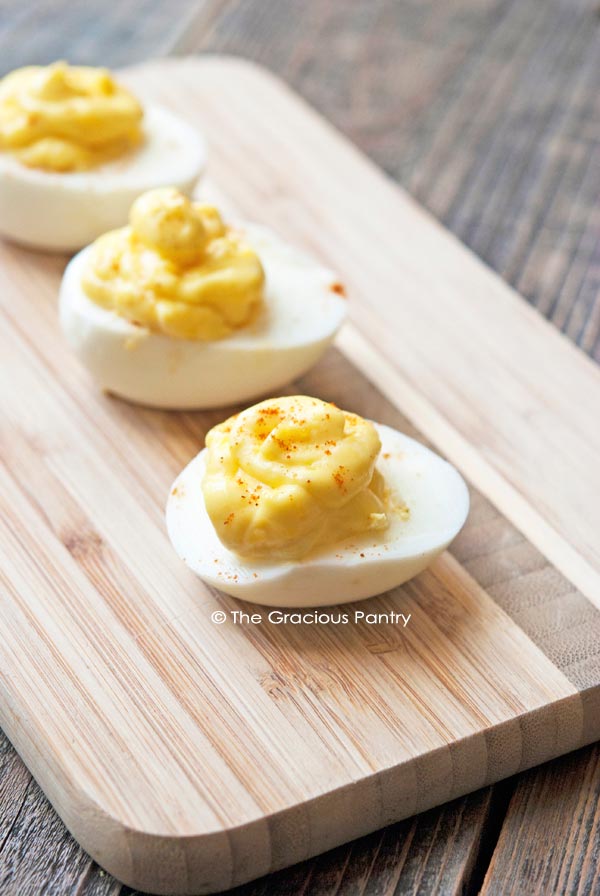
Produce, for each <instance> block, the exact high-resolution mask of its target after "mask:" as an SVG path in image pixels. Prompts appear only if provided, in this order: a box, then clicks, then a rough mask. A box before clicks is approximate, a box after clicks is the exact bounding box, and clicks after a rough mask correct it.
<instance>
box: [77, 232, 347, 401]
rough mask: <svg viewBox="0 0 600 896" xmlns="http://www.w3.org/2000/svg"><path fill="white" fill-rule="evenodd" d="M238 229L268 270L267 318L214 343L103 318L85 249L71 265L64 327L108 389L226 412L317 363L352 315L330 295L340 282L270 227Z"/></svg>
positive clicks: (273, 389)
mask: <svg viewBox="0 0 600 896" xmlns="http://www.w3.org/2000/svg"><path fill="white" fill-rule="evenodd" d="M240 229H242V230H243V231H244V233H245V234H246V237H247V239H248V242H249V243H250V244H251V245H252V247H253V248H254V249H255V251H256V252H257V253H258V255H259V256H260V259H261V262H262V264H263V267H264V269H265V275H266V285H265V302H264V308H263V310H262V311H261V313H260V315H259V316H258V317H257V319H256V320H255V321H254V322H253V323H252V324H250V325H249V326H247V327H243V328H241V329H239V330H237V331H236V332H234V333H233V334H232V335H230V336H228V337H226V338H225V339H220V340H218V341H214V342H202V341H199V340H183V339H172V338H170V337H168V336H165V335H163V334H160V333H153V332H151V331H150V330H148V329H147V328H145V327H139V326H135V325H133V324H131V323H130V322H129V321H127V320H125V319H124V318H122V317H119V315H117V314H116V313H115V312H113V311H110V310H106V309H105V308H101V307H100V306H99V305H96V304H95V303H94V302H92V301H91V299H89V298H88V297H87V296H86V294H85V293H84V292H83V289H82V288H81V276H82V270H83V266H84V265H85V263H86V260H87V258H88V253H89V251H90V250H89V248H87V249H84V250H83V251H82V252H80V253H79V254H78V255H76V256H75V258H73V259H72V261H71V262H70V264H69V265H68V266H67V269H66V271H65V275H64V278H63V282H62V286H61V290H60V320H61V324H62V328H63V331H64V333H65V335H66V337H67V339H68V341H69V343H70V344H71V346H72V347H73V349H74V350H75V352H76V353H77V355H78V356H79V357H80V359H81V360H82V362H83V363H84V364H85V365H86V367H87V368H88V369H89V370H90V372H91V373H92V375H93V376H94V377H95V379H96V380H97V381H98V383H99V384H100V386H101V387H102V388H103V389H105V390H107V391H109V392H112V393H114V394H115V395H119V396H121V397H123V398H126V399H128V400H130V401H134V402H136V403H138V404H143V405H148V406H152V407H161V408H179V409H193V408H196V409H198V408H213V407H221V406H223V405H228V404H233V403H236V402H241V401H246V400H247V399H252V398H257V397H259V396H261V395H264V394H265V393H266V392H271V393H273V392H276V391H277V389H278V388H279V387H280V386H284V385H285V384H287V383H289V382H291V381H292V380H293V379H295V378H296V377H298V376H301V375H302V374H303V373H305V372H306V371H307V370H308V369H309V368H310V367H312V365H313V364H314V363H315V362H316V361H317V360H318V359H319V357H320V356H321V354H322V353H323V352H324V350H325V349H326V348H327V346H328V345H329V343H330V342H331V340H332V339H333V337H334V335H335V333H336V332H337V330H338V329H339V327H340V325H341V323H342V321H343V319H344V317H345V314H346V300H345V299H343V298H342V297H341V296H339V295H338V294H337V293H335V292H332V290H331V286H332V284H334V283H335V282H336V277H335V275H334V274H332V272H331V271H329V270H327V268H324V267H323V266H322V265H320V264H319V263H318V262H316V261H314V260H313V259H310V258H308V257H307V256H306V255H304V253H302V252H300V251H298V250H297V249H294V248H292V247H291V246H289V245H287V243H285V242H283V241H282V240H281V239H280V238H279V237H278V236H276V235H275V234H274V233H272V232H271V231H269V230H267V229H266V228H264V227H259V226H257V225H247V226H246V225H245V226H244V227H243V228H240Z"/></svg>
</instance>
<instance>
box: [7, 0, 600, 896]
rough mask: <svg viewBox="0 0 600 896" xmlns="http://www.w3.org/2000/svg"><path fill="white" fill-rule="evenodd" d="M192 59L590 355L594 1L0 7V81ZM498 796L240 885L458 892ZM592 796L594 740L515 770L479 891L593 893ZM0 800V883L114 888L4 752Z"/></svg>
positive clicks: (20, 887) (91, 890) (216, 1)
mask: <svg viewBox="0 0 600 896" xmlns="http://www.w3.org/2000/svg"><path fill="white" fill-rule="evenodd" d="M57 23H58V27H57ZM205 49H209V50H214V51H218V52H229V53H239V54H241V55H244V56H248V57H250V58H253V59H255V60H257V61H258V62H260V63H262V64H265V65H267V66H269V67H270V68H272V69H274V70H275V71H277V72H278V73H279V74H281V75H282V76H283V77H284V78H286V79H287V80H288V81H289V82H290V83H292V85H293V86H294V87H295V88H296V89H298V90H299V91H300V92H301V93H303V94H304V95H305V96H306V97H307V98H308V99H309V100H310V101H311V102H312V103H313V104H314V105H316V106H317V107H318V108H320V109H321V110H322V111H323V112H324V114H325V115H326V116H327V117H329V118H330V119H331V120H332V121H333V122H334V123H335V124H336V125H337V126H338V127H340V128H341V129H342V130H343V131H345V132H346V133H347V134H348V135H349V136H350V137H351V138H352V139H353V140H354V141H355V142H356V143H358V145H359V146H361V147H362V148H363V149H364V150H365V151H366V152H367V153H368V154H369V155H371V157H372V158H373V159H374V160H375V161H377V162H378V163H379V164H380V165H382V166H383V167H384V168H385V169H386V170H387V171H388V172H389V173H390V175H392V176H393V177H395V178H397V179H399V180H400V181H401V182H402V183H403V184H404V185H405V186H406V187H407V188H408V189H409V190H410V191H411V192H412V193H413V195H415V196H416V198H417V199H419V200H420V201H421V202H423V203H424V204H425V205H426V206H427V207H429V208H430V209H431V211H432V212H433V213H434V214H435V215H437V217H439V218H440V219H441V220H442V221H444V223H446V224H447V225H448V226H449V227H450V228H451V229H452V230H453V231H454V232H455V233H456V234H457V235H458V236H459V237H460V238H461V239H463V240H464V241H465V242H467V244H468V245H470V246H471V247H472V248H473V249H474V250H475V251H476V252H477V253H478V254H479V255H481V256H482V257H483V258H484V259H485V260H486V261H487V262H488V263H489V264H491V265H492V267H494V268H496V270H498V271H499V272H500V273H501V274H502V275H503V276H504V277H505V278H506V279H507V280H508V281H509V282H510V283H512V284H514V285H515V286H516V287H517V288H518V289H520V290H521V291H522V292H523V293H524V294H525V296H526V298H527V299H528V300H529V301H530V302H532V303H533V304H534V305H536V306H537V307H538V308H539V309H540V311H541V312H542V313H543V314H545V315H546V316H547V317H549V318H550V319H551V320H553V321H554V323H555V324H556V325H557V326H559V327H560V328H561V329H562V330H563V331H564V332H565V333H566V334H567V335H568V336H569V337H570V338H571V339H573V340H574V341H576V342H577V343H578V344H579V345H581V347H582V348H583V349H584V350H585V351H587V352H588V353H590V354H591V355H592V356H593V357H596V358H597V359H600V301H599V300H598V281H599V270H600V261H599V257H598V250H597V233H598V223H599V217H600V209H599V206H598V203H597V184H598V182H599V174H600V172H599V168H600V153H598V143H599V142H600V141H599V135H598V129H597V127H596V124H597V118H595V115H597V110H598V105H597V103H598V94H597V89H596V88H595V85H597V78H598V68H597V64H598V63H597V60H598V59H599V58H600V54H599V52H598V50H599V49H600V28H599V27H598V14H597V4H596V3H595V0H571V2H569V3H564V2H561V0H549V2H547V3H544V4H539V3H535V0H450V2H448V3H444V4H439V3H435V0H423V2H416V0H408V2H403V3H396V2H395V0H373V2H371V3H368V4H367V3H364V2H362V0H345V2H335V0H327V2H323V0H308V2H305V3H302V4H281V3H280V2H278V0H234V2H220V0H204V2H199V3H190V2H189V0H171V2H170V3H169V4H161V3H160V2H158V0H123V2H121V3H119V4H118V5H113V6H112V7H110V8H109V9H107V8H106V7H105V8H103V9H102V15H99V14H98V9H95V8H94V5H93V4H90V3H89V2H87V0H75V2H72V0H71V2H69V0H43V2H41V3H38V4H24V3H18V2H16V0H1V2H0V50H1V53H0V66H1V68H2V71H7V70H10V69H11V68H14V67H16V66H18V65H22V64H26V63H29V62H42V63H45V62H49V61H52V60H53V59H56V58H61V57H63V58H64V57H68V58H69V60H71V61H76V62H83V63H92V64H106V65H110V66H118V65H122V64H126V63H130V62H135V61H137V60H140V59H143V58H146V57H147V56H152V55H161V54H164V53H166V52H173V51H174V52H178V53H184V52H195V51H198V50H205ZM501 597H502V599H507V600H508V599H510V598H511V596H510V595H505V594H503V595H501ZM557 637H558V639H559V640H560V638H559V635H558V636H557ZM561 646H562V645H560V644H559V643H558V642H557V649H558V648H559V647H561ZM510 786H511V785H503V787H504V788H505V789H504V790H503V791H502V792H501V793H500V795H498V791H495V792H494V791H492V790H487V791H482V792H481V793H479V794H475V795H472V796H470V797H466V798H465V799H464V800H460V801H457V802H456V803H453V804H450V805H449V806H445V807H442V808H441V809H438V810H434V811H432V812H430V813H426V814H425V815H423V816H420V817H419V818H417V819H413V820H411V821H408V822H404V823H402V824H401V825H396V826H394V827H393V828H390V829H387V830H386V831H384V832H382V833H379V834H376V835H373V836H372V837H369V838H365V839H364V840H362V841H358V842H356V843H354V844H351V845H350V846H348V847H343V848H341V849H340V850H335V851H334V852H333V853H329V854H327V855H326V856H323V857H320V858H318V859H316V860H314V861H312V862H309V863H305V864H304V865H302V866H297V867H296V868H295V869H290V870H289V871H287V872H282V873H280V874H278V875H275V876H272V877H271V878H267V879H264V880H263V881H259V882H257V883H256V884H255V885H250V886H249V887H248V888H244V889H243V891H240V894H241V893H242V892H243V893H244V896H250V894H253V896H258V894H259V893H260V894H266V893H269V894H270V893H282V894H284V893H289V894H292V893H304V894H305V896H311V894H313V896H316V894H326V893H327V894H333V893H337V894H339V896H349V894H359V893H363V894H368V896H375V894H382V896H383V894H386V896H387V894H392V893H396V894H400V893H402V894H404V893H417V892H418V893H444V894H445V893H454V892H459V891H460V890H461V888H463V889H464V888H466V890H467V891H469V892H475V891H476V890H477V888H478V883H479V882H480V881H481V879H482V877H483V872H484V871H485V864H486V861H487V858H488V857H489V854H490V853H491V852H492V850H493V848H494V840H495V837H496V834H497V831H496V827H497V826H498V825H499V822H500V820H501V818H502V815H503V810H504V802H505V799H506V795H507V793H509V792H510ZM599 793H600V767H599V763H598V757H597V748H596V750H593V749H592V750H587V751H586V750H584V751H580V752H579V753H577V754H575V755H574V756H573V757H569V758H567V759H565V760H560V761H559V762H557V763H552V764H550V765H548V766H546V767H543V768H542V769H540V770H536V771H534V772H531V773H528V774H527V775H524V776H521V778H520V779H519V781H518V783H517V789H516V791H515V794H514V797H513V799H512V801H511V803H510V809H509V813H508V816H507V819H506V824H505V826H504V828H503V829H502V832H501V834H500V839H499V842H498V846H497V848H496V851H495V853H494V857H493V861H492V864H491V866H490V871H489V874H488V877H487V879H486V884H485V892H486V893H488V894H492V893H493V894H495V893H500V892H510V891H511V890H512V891H513V892H540V893H542V892H543V893H547V892H564V893H590V892H594V889H599V887H600V884H599V883H598V867H599V865H600V859H599V856H598V852H599V849H598V827H599V822H598V816H597V815H595V814H594V803H593V798H594V797H595V802H596V803H597V802H598V795H599ZM588 794H589V795H591V796H590V799H589V800H588V798H587V796H586V795H588ZM561 804H564V807H563V806H561ZM0 807H1V810H0V844H1V845H2V846H1V847H0V892H2V893H3V894H4V893H8V894H11V896H12V894H15V896H16V894H18V896H29V894H31V896H37V894H38V893H40V892H42V887H43V892H45V893H48V894H50V896H58V894H73V896H74V894H77V896H89V894H94V896H96V894H105V893H111V894H112V893H115V894H116V893H117V892H118V891H119V890H120V889H121V888H120V887H119V885H118V884H117V883H116V882H114V881H113V880H112V879H111V878H109V877H108V876H107V875H104V874H103V872H101V871H100V870H99V869H98V868H97V866H95V865H94V864H93V863H91V862H90V861H89V859H87V857H85V855H84V854H83V853H82V852H81V850H80V849H79V847H77V845H76V844H74V842H73V841H72V839H71V838H70V837H69V835H68V833H67V832H66V831H65V830H64V828H63V826H62V825H61V823H60V822H59V821H58V819H57V818H56V816H55V814H54V812H53V811H52V809H51V808H50V807H49V806H48V804H47V803H46V801H45V800H44V798H43V796H42V795H41V793H40V791H39V789H38V788H37V786H36V785H35V783H33V782H31V780H30V776H29V775H28V773H27V772H26V770H25V769H24V767H23V766H22V764H21V763H20V760H19V759H18V758H17V757H16V756H15V754H14V752H13V751H12V749H11V748H10V747H9V746H8V744H7V743H6V741H0ZM552 826H554V827H552ZM538 829H539V830H540V831H541V832H542V836H540V837H534V833H533V832H535V831H536V830H538ZM586 838H587V843H588V845H587V847H586ZM480 841H481V843H482V844H483V845H481V844H480ZM548 844H554V845H555V848H553V849H552V848H547V846H548ZM476 860H478V861H476ZM535 887H537V890H536V889H534V888H535ZM586 887H587V889H586ZM123 892H128V891H126V890H124V891H123Z"/></svg>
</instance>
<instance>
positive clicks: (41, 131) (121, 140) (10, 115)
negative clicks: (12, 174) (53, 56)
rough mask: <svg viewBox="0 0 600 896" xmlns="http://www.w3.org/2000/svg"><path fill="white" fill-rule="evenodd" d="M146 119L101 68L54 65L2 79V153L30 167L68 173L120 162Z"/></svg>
mask: <svg viewBox="0 0 600 896" xmlns="http://www.w3.org/2000/svg"><path fill="white" fill-rule="evenodd" d="M142 116H143V111H142V107H141V105H140V104H139V102H138V101H137V100H136V98H135V97H134V96H133V95H132V94H131V93H129V91H128V90H125V88H124V87H122V86H121V85H120V84H117V82H116V81H115V80H114V79H113V78H112V76H111V74H110V72H108V71H106V69H102V68H88V67H86V66H70V65H67V64H66V63H64V62H56V63H54V64H53V65H49V66H46V67H43V66H28V67H26V68H20V69H16V70H15V71H13V72H11V73H10V74H8V75H6V77H4V78H3V79H2V80H1V81H0V149H1V150H5V151H8V152H11V153H13V154H14V155H15V156H16V157H17V158H18V159H19V161H20V162H21V163H22V164H23V165H26V166H27V167H29V168H40V169H42V170H46V171H55V172H63V173H65V172H70V171H82V170H85V169H87V168H93V167H95V166H97V165H100V164H102V163H104V162H107V161H110V160H112V159H115V158H118V157H119V156H121V155H124V154H125V153H127V152H128V151H129V150H131V149H132V148H133V147H134V146H137V144H139V143H140V141H141V140H142V130H141V121H142Z"/></svg>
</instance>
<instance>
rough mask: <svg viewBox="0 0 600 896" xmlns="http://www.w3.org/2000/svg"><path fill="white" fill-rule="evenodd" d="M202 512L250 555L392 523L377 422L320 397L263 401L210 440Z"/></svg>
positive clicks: (291, 550) (304, 550) (300, 548)
mask: <svg viewBox="0 0 600 896" xmlns="http://www.w3.org/2000/svg"><path fill="white" fill-rule="evenodd" d="M206 447H207V461H206V472H205V475H204V479H203V482H202V491H203V494H204V501H205V505H206V510H207V512H208V515H209V517H210V519H211V521H212V523H213V526H214V527H215V529H216V532H217V534H218V536H219V538H220V539H221V541H222V542H223V544H224V545H225V546H226V547H227V548H229V549H230V550H231V551H234V552H235V553H237V554H239V555H240V556H242V557H246V558H248V559H272V560H298V559H300V558H302V557H304V556H306V555H307V554H308V553H310V552H311V551H314V550H317V549H319V548H322V547H325V546H328V545H331V544H335V543H336V542H341V541H343V540H344V539H347V538H349V537H352V536H358V535H360V534H363V533H365V532H368V531H369V530H380V529H385V528H386V527H387V526H388V522H389V521H388V516H387V513H386V504H387V499H386V488H385V482H384V480H383V477H382V476H381V474H380V473H379V472H378V471H377V470H376V469H375V463H376V461H377V456H378V454H379V452H380V449H381V443H380V441H379V436H378V434H377V431H376V429H375V427H374V426H373V424H372V423H371V422H370V421H368V420H363V418H362V417H359V416H357V415H356V414H350V413H348V412H346V411H342V410H340V409H339V408H337V407H336V406H335V405H333V404H329V403H327V402H324V401H320V400H319V399H317V398H308V397H306V396H298V395H296V396H293V397H285V398H276V399H269V400H268V401H263V402H261V403H260V404H257V405H254V406H253V407H251V408H248V410H246V411H244V412H243V413H241V414H239V415H237V416H234V417H230V418H229V419H228V420H226V421H225V422H224V423H221V424H219V425H218V426H215V427H214V428H213V429H211V430H210V432H209V433H208V435H207V437H206Z"/></svg>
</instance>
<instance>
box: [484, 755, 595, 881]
mask: <svg viewBox="0 0 600 896" xmlns="http://www.w3.org/2000/svg"><path fill="white" fill-rule="evenodd" d="M599 765H600V747H598V746H596V747H594V748H593V749H591V750H588V751H585V752H583V751H582V752H578V753H575V754H573V755H572V756H567V757H565V758H564V759H561V760H560V761H558V762H555V763H553V764H551V765H548V766H546V767H544V768H543V769H540V770H539V771H538V772H537V773H536V774H535V775H531V774H527V775H524V776H523V777H522V778H521V780H520V782H519V785H518V787H517V788H516V790H515V792H514V794H513V797H512V799H511V801H510V804H509V807H508V813H507V815H506V820H505V822H504V825H503V827H502V832H501V834H500V838H499V841H498V846H497V848H496V850H495V853H494V856H493V860H492V862H491V864H490V867H489V870H488V872H487V875H486V878H485V881H484V884H483V887H482V893H483V894H485V896H495V894H496V893H523V892H527V893H577V894H581V896H587V894H591V893H597V892H599V891H600V872H599V869H600V830H599V828H600V820H599V818H598V803H599V802H600V783H599V782H600V777H599V775H598V771H599ZM574 776H577V777H579V778H580V780H581V787H580V788H574V787H573V786H572V785H571V782H572V780H573V777H574ZM533 830H535V846H534V847H533V848H532V831H533ZM563 844H564V845H563ZM547 855H550V856H551V857H552V860H551V861H548V859H547V858H546V856H547Z"/></svg>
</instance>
